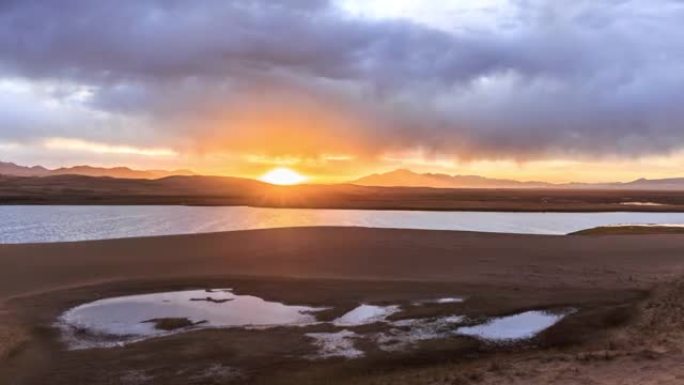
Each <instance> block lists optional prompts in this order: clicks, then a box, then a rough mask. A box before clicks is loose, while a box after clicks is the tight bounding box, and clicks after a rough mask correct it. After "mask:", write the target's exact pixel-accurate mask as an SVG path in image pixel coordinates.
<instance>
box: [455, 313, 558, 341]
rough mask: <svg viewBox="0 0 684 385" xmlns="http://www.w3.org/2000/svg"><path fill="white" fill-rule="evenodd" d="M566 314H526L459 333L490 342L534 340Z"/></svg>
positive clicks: (490, 322) (460, 330)
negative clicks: (533, 338)
mask: <svg viewBox="0 0 684 385" xmlns="http://www.w3.org/2000/svg"><path fill="white" fill-rule="evenodd" d="M566 315H567V313H565V314H554V313H549V312H544V311H527V312H524V313H520V314H516V315H511V316H508V317H501V318H496V319H493V320H491V321H489V322H486V323H483V324H480V325H475V326H467V327H461V328H458V330H457V333H458V334H462V335H466V336H472V337H477V338H481V339H485V340H490V341H505V340H521V339H526V338H532V337H534V336H535V335H537V334H538V333H540V332H542V331H544V330H546V329H548V328H550V327H551V326H553V325H555V324H556V322H558V321H560V320H561V319H563V317H565V316H566Z"/></svg>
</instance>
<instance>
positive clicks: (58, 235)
mask: <svg viewBox="0 0 684 385" xmlns="http://www.w3.org/2000/svg"><path fill="white" fill-rule="evenodd" d="M617 224H684V213H635V212H610V213H512V212H472V211H470V212H468V211H461V212H433V211H383V210H323V209H275V208H254V207H192V206H0V243H33V242H63V241H79V240H93V239H108V238H126V237H140V236H155V235H169V234H192V233H204V232H215V231H230V230H249V229H264V228H274V227H295V226H365V227H381V228H402V229H427V230H468V231H486V232H501V233H521V234H567V233H570V232H573V231H577V230H582V229H586V228H592V227H597V226H606V225H617Z"/></svg>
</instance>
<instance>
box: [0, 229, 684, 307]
mask: <svg viewBox="0 0 684 385" xmlns="http://www.w3.org/2000/svg"><path fill="white" fill-rule="evenodd" d="M681 250H684V237H679V236H672V235H647V236H639V237H633V236H629V235H616V236H606V237H581V236H544V235H516V234H490V233H476V232H454V231H424V230H391V229H369V228H325V227H320V228H292V229H272V230H254V231H235V232H225V233H212V234H197V235H178V236H165V237H149V238H135V239H119V240H105V241H88V242H68V243H54V244H32V245H0V298H7V297H9V296H13V295H20V294H27V293H32V292H39V291H43V290H51V289H54V288H56V287H66V286H77V285H84V284H89V283H95V282H98V281H107V280H116V279H124V278H125V279H129V278H160V277H174V276H186V277H187V276H199V275H222V274H233V275H255V276H277V277H301V278H337V279H389V280H433V281H452V282H460V283H478V284H481V283H486V284H489V285H501V284H524V285H526V286H540V287H549V286H571V287H606V288H609V287H633V286H634V282H633V281H629V277H630V276H633V278H634V279H639V280H640V281H641V282H643V283H650V282H656V281H661V280H666V279H669V278H672V277H676V276H677V275H679V274H680V273H682V272H684V258H682V257H681V254H680V253H681Z"/></svg>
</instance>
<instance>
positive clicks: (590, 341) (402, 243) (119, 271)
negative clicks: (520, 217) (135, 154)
mask: <svg viewBox="0 0 684 385" xmlns="http://www.w3.org/2000/svg"><path fill="white" fill-rule="evenodd" d="M682 250H684V236H681V235H673V234H669V235H668V234H655V235H603V236H579V235H578V236H533V235H512V234H485V233H469V232H449V231H419V230H386V229H367V228H298V229H274V230H256V231H239V232H228V233H215V234H201V235H181V236H168V237H155V238H138V239H121V240H108V241H91V242H75V243H58V244H35V245H0V300H1V301H2V308H3V311H2V313H0V325H1V326H2V327H1V328H0V336H1V337H3V338H0V341H2V344H3V351H2V352H0V353H2V355H3V358H2V364H0V379H5V380H7V381H9V382H8V383H10V384H41V383H46V382H45V381H47V380H48V379H49V382H50V383H53V384H73V383H79V381H85V380H86V379H88V380H87V381H88V383H90V384H105V383H124V384H136V383H137V384H146V383H164V384H174V383H179V384H180V383H186V384H187V383H231V382H234V383H268V384H276V383H282V384H289V383H292V384H294V383H312V384H313V383H321V382H320V381H321V378H333V381H332V382H330V383H398V384H404V383H406V384H409V383H410V384H413V383H415V384H418V383H421V384H424V383H427V384H443V383H485V384H490V383H491V384H495V383H502V384H503V383H506V384H507V383H520V384H523V383H524V384H546V383H556V382H557V383H568V384H570V383H577V384H579V383H587V381H589V380H593V381H597V383H635V384H636V383H639V384H649V383H653V384H655V383H672V384H676V383H681V382H677V381H681V380H682V377H678V376H681V375H682V373H679V372H678V370H679V369H676V368H677V367H682V365H681V363H684V360H683V359H682V358H683V355H682V352H681V349H680V350H676V349H675V348H674V346H681V345H678V343H681V342H682V341H684V339H679V338H680V335H679V334H681V333H679V332H678V330H679V329H681V327H679V328H678V327H676V326H675V325H679V326H681V322H682V320H684V316H683V314H684V311H682V310H681V308H682V306H681V305H679V303H684V301H680V300H681V299H683V298H684V294H682V293H684V289H682V285H681V284H679V283H677V282H679V281H678V280H679V278H680V277H684V257H683V256H682V254H681V252H682ZM226 285H229V286H231V287H235V289H236V292H242V293H249V294H254V295H259V296H261V297H263V298H266V299H270V300H277V301H286V302H288V303H294V304H301V305H312V306H324V305H334V306H335V308H336V312H337V313H331V314H329V315H328V317H334V316H337V315H339V314H340V313H342V312H344V311H348V310H349V309H351V308H353V307H354V306H355V305H356V304H358V303H360V302H373V303H390V302H392V301H395V302H397V301H399V302H401V301H404V302H406V301H413V300H419V299H425V298H440V297H449V296H467V297H469V298H470V300H469V301H466V303H464V304H449V305H445V306H446V307H437V306H435V307H427V308H424V309H414V310H412V311H413V312H414V314H404V315H403V316H409V315H410V316H420V314H415V312H418V313H420V312H424V313H425V314H424V315H435V314H439V313H440V312H443V311H445V310H444V309H447V310H450V311H455V310H457V311H458V312H459V313H460V314H466V315H467V314H473V315H475V314H489V315H494V314H511V313H513V312H518V311H522V310H525V309H538V308H542V309H543V308H554V307H558V306H576V307H578V308H579V309H580V311H579V312H578V313H577V314H576V315H573V316H570V317H568V318H567V320H566V321H564V322H561V323H559V325H558V327H554V328H551V329H550V330H549V331H548V333H545V334H544V335H543V336H541V337H540V338H539V339H538V340H537V341H536V342H535V344H534V346H515V347H504V348H502V347H488V346H486V345H482V344H479V343H475V342H474V341H472V340H469V339H453V340H450V341H443V342H433V343H428V344H425V346H423V347H422V348H421V349H420V351H418V352H414V353H411V354H405V355H398V356H393V357H387V356H386V355H382V354H375V353H372V350H370V351H371V353H369V356H368V357H367V358H365V359H360V360H351V361H345V360H330V361H329V362H328V361H325V362H317V363H316V364H315V365H314V364H312V363H311V362H309V361H303V360H301V359H297V358H295V357H293V353H292V352H297V353H301V354H302V355H305V354H308V352H310V350H311V349H312V346H311V344H310V343H308V342H307V341H306V340H303V339H302V338H301V337H298V335H294V334H293V333H291V332H289V331H287V330H285V329H282V328H276V329H274V330H270V331H264V332H261V333H254V332H245V331H237V330H231V331H228V330H206V331H199V332H193V333H186V334H181V335H177V336H172V337H168V338H161V339H157V340H150V341H146V342H143V343H139V344H132V345H130V346H127V347H125V348H118V349H95V350H92V351H84V352H66V351H64V346H63V345H61V344H60V342H59V339H58V336H57V335H56V333H57V332H56V331H55V329H54V328H53V327H51V323H52V322H54V319H55V317H56V316H58V315H59V314H60V313H61V312H62V311H64V310H66V309H68V308H69V307H72V306H75V305H78V304H80V303H84V302H88V301H92V300H95V299H99V298H105V297H110V296H116V295H126V294H136V293H144V292H155V291H163V290H181V289H188V288H202V287H225V286H226ZM308 331H311V332H320V331H325V330H319V329H316V328H313V329H312V330H308ZM645 331H648V333H647V332H645ZM4 336H9V338H4ZM675 364H676V365H675ZM217 365H218V366H217ZM39 368H40V369H39ZM168 368H175V369H177V370H176V371H177V372H178V373H176V372H174V373H175V374H174V373H171V372H169V371H168ZM236 368H237V369H236ZM618 368H621V369H619V370H618ZM668 368H670V369H668ZM238 369H239V371H240V374H239V375H237V374H235V373H236V372H235V370H238ZM212 371H213V372H215V373H216V375H215V376H214V378H213V379H212V378H208V377H207V378H204V377H202V376H204V375H205V374H206V373H212ZM637 372H639V373H648V374H650V376H651V377H649V378H650V379H649V380H648V381H651V380H653V382H648V381H646V380H645V379H644V378H645V377H646V376H645V375H642V376H641V377H639V376H636V375H633V378H628V377H625V376H623V374H627V373H637ZM105 373H108V374H107V375H111V376H114V375H116V376H119V377H116V378H118V379H119V380H111V378H114V377H111V376H110V377H111V378H109V377H105ZM284 373H288V375H287V376H284V375H283V374H284ZM573 373H574V374H573ZM331 376H332V377H331ZM553 376H556V377H553ZM108 378H109V379H108ZM193 378H194V380H193ZM201 378H204V379H203V380H202V379H201ZM620 378H622V379H623V380H624V381H623V382H620V381H618V380H619V379H620ZM217 379H218V380H217ZM634 379H641V380H642V381H641V382H629V381H633V380H634ZM107 381H114V382H107ZM193 381H195V382H193ZM459 381H460V382H459ZM611 381H612V382H611ZM656 381H661V382H656ZM668 381H669V382H668ZM2 383H5V382H2Z"/></svg>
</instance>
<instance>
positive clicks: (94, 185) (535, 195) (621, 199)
mask: <svg viewBox="0 0 684 385" xmlns="http://www.w3.org/2000/svg"><path fill="white" fill-rule="evenodd" d="M0 204H4V205H190V206H252V207H269V208H319V209H358V210H424V211H507V212H611V211H625V212H684V191H672V190H662V191H649V190H629V191H628V190H614V189H609V190H589V189H556V188H543V189H513V188H511V189H469V188H462V189H452V188H422V187H369V186H358V185H349V184H340V185H300V186H274V185H268V184H264V183H260V182H256V181H251V180H245V179H239V178H222V177H199V176H194V177H193V176H188V177H184V176H179V177H169V178H162V179H155V180H141V179H116V178H106V177H87V176H78V175H61V176H51V177H7V176H0Z"/></svg>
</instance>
